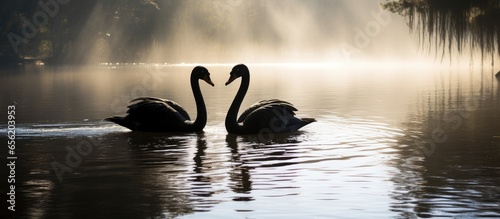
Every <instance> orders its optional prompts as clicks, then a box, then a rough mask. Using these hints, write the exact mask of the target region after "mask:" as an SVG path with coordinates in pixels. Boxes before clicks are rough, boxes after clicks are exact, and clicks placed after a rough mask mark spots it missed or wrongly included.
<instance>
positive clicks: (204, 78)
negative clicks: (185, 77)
mask: <svg viewBox="0 0 500 219" xmlns="http://www.w3.org/2000/svg"><path fill="white" fill-rule="evenodd" d="M203 80H204V81H205V82H207V84H210V85H212V87H214V86H215V84H214V82H212V80H211V79H210V76H209V75H205V77H203Z"/></svg>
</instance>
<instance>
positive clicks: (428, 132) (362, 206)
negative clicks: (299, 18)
mask: <svg viewBox="0 0 500 219" xmlns="http://www.w3.org/2000/svg"><path fill="white" fill-rule="evenodd" d="M247 64H248V66H249V68H250V73H251V76H252V79H251V83H250V89H249V92H248V94H247V96H246V98H245V100H244V102H243V104H242V108H243V109H245V108H246V107H248V106H250V105H251V104H253V103H255V102H256V101H258V100H261V99H268V98H280V99H283V100H287V101H289V102H291V103H293V104H294V105H295V106H296V107H297V108H298V109H299V111H298V116H299V117H300V116H303V117H314V118H316V120H317V122H316V123H312V124H310V125H308V126H306V127H304V128H303V129H301V131H300V132H297V133H291V134H287V135H261V136H236V135H228V134H227V132H226V130H225V128H224V118H225V115H226V112H227V109H228V108H229V105H230V104H231V102H232V100H233V98H234V95H235V94H236V90H237V89H238V87H239V82H240V80H237V81H235V82H233V83H232V84H231V85H229V86H227V87H226V86H224V82H225V81H226V80H227V78H228V77H229V71H230V69H231V67H232V66H233V64H221V65H205V66H206V67H207V68H208V69H209V71H210V72H211V77H212V81H213V82H214V83H215V84H216V85H215V87H211V86H209V85H207V84H205V83H201V89H202V92H203V95H204V98H205V102H206V105H207V110H208V123H207V126H206V127H205V129H204V132H203V133H193V134H173V133H141V132H130V131H129V130H127V129H125V128H122V127H120V126H118V125H115V124H113V123H110V122H105V121H103V119H104V118H106V117H109V116H111V115H120V114H124V113H125V111H126V106H127V104H128V101H130V100H131V99H133V98H135V97H140V96H155V97H162V98H168V99H171V100H174V101H176V102H177V103H179V104H180V105H182V106H183V107H184V108H185V109H187V111H188V113H189V114H190V115H191V118H195V117H196V111H195V103H194V99H193V96H192V93H191V90H190V86H189V80H188V79H189V73H190V72H191V69H192V68H193V66H191V65H175V66H174V65H139V64H137V65H128V66H123V65H118V66H116V65H113V66H107V65H105V66H98V67H58V68H51V67H43V66H39V67H30V66H26V67H22V69H8V70H2V72H1V78H2V80H1V81H0V90H1V92H0V93H1V94H0V95H1V97H2V98H1V99H0V106H1V109H0V112H1V114H2V116H1V121H2V123H1V124H2V126H1V127H0V133H1V135H0V140H1V142H6V141H7V134H6V133H7V127H6V126H5V125H4V124H6V122H5V121H6V118H7V106H8V105H12V104H15V107H16V130H15V131H16V156H17V160H16V163H17V166H16V189H17V190H16V208H17V209H16V212H17V214H18V216H20V217H22V218H171V217H180V218H414V217H431V216H434V217H439V216H454V217H455V216H456V217H478V216H491V217H500V201H499V200H500V129H499V128H498V127H499V126H498V124H499V121H500V114H499V110H500V101H499V97H500V87H499V86H498V83H499V81H498V80H497V79H496V78H494V77H493V76H492V75H493V74H492V71H491V70H485V69H480V68H478V67H470V68H467V67H465V68H450V67H449V66H445V67H444V68H430V67H426V66H422V65H414V66H411V65H405V64H399V65H387V66H385V65H366V66H337V65H319V64H317V65H292V64H275V65H273V64H267V65H263V64H260V65H259V64H251V63H247ZM240 113H241V110H240ZM2 154H3V153H2ZM4 157H6V155H5V156H4ZM68 158H69V159H68ZM62 166H64V167H66V168H69V170H68V169H61V167H62ZM54 167H57V168H56V170H57V171H55V169H54ZM6 171H7V169H6V168H5V167H4V168H2V176H6V175H7V173H6ZM58 171H59V174H57V172H58ZM58 175H59V176H58ZM2 191H4V190H3V188H2ZM4 197H5V196H4ZM4 210H5V209H2V211H4Z"/></svg>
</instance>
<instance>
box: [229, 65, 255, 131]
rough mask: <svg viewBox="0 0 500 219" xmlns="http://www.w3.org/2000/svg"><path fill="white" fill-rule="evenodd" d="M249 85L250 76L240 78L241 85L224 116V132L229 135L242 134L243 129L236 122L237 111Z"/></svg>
mask: <svg viewBox="0 0 500 219" xmlns="http://www.w3.org/2000/svg"><path fill="white" fill-rule="evenodd" d="M249 84H250V75H248V74H246V75H243V76H242V77H241V85H240V88H239V89H238V93H236V96H235V97H234V100H233V103H232V104H231V107H229V111H228V112H227V115H226V130H227V132H229V133H236V134H237V133H242V132H243V127H242V126H241V125H239V124H238V122H237V121H236V119H237V117H238V111H239V110H240V106H241V103H242V102H243V98H245V95H246V93H247V90H248V86H249Z"/></svg>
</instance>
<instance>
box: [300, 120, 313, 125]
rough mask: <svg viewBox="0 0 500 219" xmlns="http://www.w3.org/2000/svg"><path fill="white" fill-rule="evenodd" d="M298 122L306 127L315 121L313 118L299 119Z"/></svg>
mask: <svg viewBox="0 0 500 219" xmlns="http://www.w3.org/2000/svg"><path fill="white" fill-rule="evenodd" d="M300 120H302V121H303V122H304V125H307V124H309V123H311V122H316V119H314V118H301V119H300Z"/></svg>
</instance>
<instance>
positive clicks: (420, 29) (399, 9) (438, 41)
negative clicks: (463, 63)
mask: <svg viewBox="0 0 500 219" xmlns="http://www.w3.org/2000/svg"><path fill="white" fill-rule="evenodd" d="M382 7H384V8H385V9H387V10H389V11H391V12H393V13H397V14H399V15H401V16H403V17H405V18H406V19H407V21H408V26H409V27H410V29H411V30H413V31H416V32H417V33H418V34H419V41H420V44H421V45H426V46H429V47H435V48H436V49H439V48H440V49H442V57H443V56H444V54H445V53H447V52H448V53H450V54H451V52H452V50H454V49H456V50H457V51H458V52H463V50H464V49H466V48H469V49H471V50H475V49H478V50H479V51H480V52H481V56H482V59H483V60H484V57H486V56H491V59H492V62H493V60H494V59H495V57H494V56H495V54H496V55H500V47H499V46H500V0H391V1H388V2H386V3H384V4H382ZM492 64H493V63H492Z"/></svg>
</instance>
